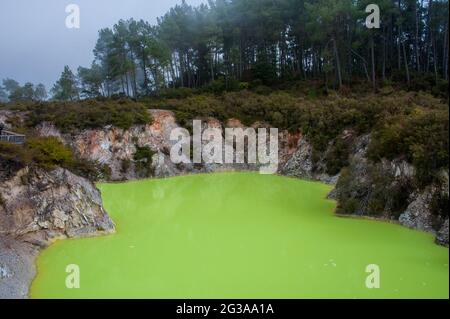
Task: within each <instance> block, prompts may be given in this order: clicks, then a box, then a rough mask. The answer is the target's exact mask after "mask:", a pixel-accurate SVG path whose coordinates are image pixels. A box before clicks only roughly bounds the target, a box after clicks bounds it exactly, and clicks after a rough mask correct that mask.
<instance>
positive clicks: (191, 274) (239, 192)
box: [31, 173, 449, 298]
mask: <svg viewBox="0 0 450 319" xmlns="http://www.w3.org/2000/svg"><path fill="white" fill-rule="evenodd" d="M99 188H100V190H101V191H102V195H103V200H104V205H105V208H106V210H107V211H108V212H109V214H110V216H111V217H112V219H113V220H114V222H115V223H116V226H117V233H116V234H114V235H110V236H106V237H99V238H88V239H75V240H64V241H58V242H57V243H55V244H54V245H52V246H51V247H50V248H48V249H46V250H44V251H43V252H42V254H41V255H40V256H39V258H38V262H37V265H38V275H37V277H36V279H35V280H34V282H33V285H32V287H31V297H32V298H448V297H449V269H448V260H449V254H448V249H447V248H444V247H439V246H437V245H435V244H434V238H433V236H432V235H431V234H426V233H423V232H418V231H413V230H409V229H407V228H404V227H401V226H398V225H394V224H389V223H384V222H377V221H370V220H360V219H350V218H339V217H336V216H334V215H333V211H334V208H335V205H336V203H335V202H334V201H330V200H326V199H325V198H326V195H327V193H328V192H329V191H330V190H331V188H330V186H327V185H324V184H321V183H315V182H308V181H302V180H298V179H293V178H286V177H280V176H269V175H259V174H253V173H221V174H211V175H194V176H182V177H175V178H169V179H161V180H145V181H136V182H128V183H123V184H101V185H99ZM69 264H76V265H78V266H79V268H80V288H79V289H68V288H66V276H68V274H67V273H66V266H67V265H69ZM370 264H375V265H378V266H379V269H380V288H379V289H368V288H367V287H366V278H367V276H369V274H368V273H366V267H367V265H370Z"/></svg>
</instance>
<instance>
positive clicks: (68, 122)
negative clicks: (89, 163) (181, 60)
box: [27, 99, 150, 133]
mask: <svg viewBox="0 0 450 319" xmlns="http://www.w3.org/2000/svg"><path fill="white" fill-rule="evenodd" d="M27 109H28V111H29V115H28V120H27V125H28V126H29V127H34V126H36V125H38V124H39V123H42V122H51V123H54V124H55V125H56V127H58V128H59V129H60V130H61V131H62V132H64V133H73V132H75V131H77V130H84V129H91V128H102V127H104V126H107V125H112V126H115V127H119V128H122V129H128V128H130V127H131V126H132V125H139V124H146V123H148V122H149V121H150V115H149V113H148V111H147V109H146V107H145V106H144V105H143V104H140V103H136V102H133V101H130V100H126V99H122V100H110V101H106V102H100V101H97V100H86V101H81V102H41V103H34V104H30V105H29V106H28V107H27Z"/></svg>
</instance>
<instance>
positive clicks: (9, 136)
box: [0, 130, 25, 144]
mask: <svg viewBox="0 0 450 319" xmlns="http://www.w3.org/2000/svg"><path fill="white" fill-rule="evenodd" d="M0 142H9V143H13V144H23V143H25V135H21V134H17V133H14V132H10V131H5V130H0Z"/></svg>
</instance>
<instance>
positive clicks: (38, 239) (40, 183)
mask: <svg viewBox="0 0 450 319" xmlns="http://www.w3.org/2000/svg"><path fill="white" fill-rule="evenodd" d="M112 232H114V224H113V222H112V221H111V219H110V218H109V216H108V214H107V213H106V212H105V210H104V209H103V206H102V200H101V196H100V192H99V191H98V190H97V189H96V188H95V186H94V185H93V184H92V183H91V182H89V181H88V180H86V179H84V178H82V177H79V176H76V175H74V174H72V173H71V172H69V171H67V170H65V169H62V168H57V169H54V170H52V171H49V172H48V171H44V170H41V169H30V168H25V169H22V170H20V171H18V172H17V174H16V175H15V176H14V177H12V178H10V179H8V180H6V181H3V182H1V183H0V299H1V298H26V297H27V295H28V288H29V285H30V283H31V280H32V279H33V277H34V274H35V269H34V258H35V257H36V255H37V253H38V251H39V249H41V248H43V247H46V246H47V245H49V244H50V243H51V242H52V241H53V240H55V239H59V238H67V237H87V236H97V235H101V234H108V233H112Z"/></svg>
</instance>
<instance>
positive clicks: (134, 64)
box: [0, 0, 449, 100]
mask: <svg viewBox="0 0 450 319" xmlns="http://www.w3.org/2000/svg"><path fill="white" fill-rule="evenodd" d="M371 3H373V1H371V0H337V1H336V0H210V1H209V2H208V5H206V4H204V5H200V6H198V7H193V6H190V5H188V4H187V3H185V2H184V1H183V3H182V4H180V5H177V6H175V7H174V8H172V9H170V11H169V12H167V13H166V14H165V15H164V16H163V17H161V18H159V19H158V23H157V24H156V25H151V24H149V23H148V22H146V21H142V20H140V21H135V20H133V19H130V20H126V21H125V20H120V21H119V22H118V23H117V24H115V25H114V26H113V27H112V28H105V29H102V30H100V31H99V37H98V41H97V44H96V46H95V48H94V55H95V60H94V61H93V62H92V65H91V66H90V67H88V68H86V67H80V68H78V70H76V73H77V74H76V75H75V74H74V73H73V71H71V70H70V69H69V68H68V67H66V68H65V69H64V72H63V73H62V76H61V78H60V79H59V80H58V82H57V83H56V84H55V86H54V88H53V89H52V90H51V92H52V94H53V98H55V99H61V100H74V99H79V98H91V97H97V96H105V97H109V96H112V95H114V94H121V95H126V96H130V97H138V96H145V95H151V94H158V92H160V91H161V90H162V89H164V88H179V87H186V88H199V87H203V86H205V85H218V86H224V87H225V88H228V87H232V86H233V85H239V84H236V83H241V84H242V82H255V81H256V82H258V83H261V84H263V85H269V86H270V85H273V84H276V83H280V82H283V81H289V80H319V81H322V82H323V83H324V85H326V86H327V87H330V88H335V89H338V88H340V87H342V86H351V85H352V83H354V82H355V81H359V82H361V81H366V82H368V83H369V84H370V85H372V86H373V87H374V88H377V87H378V86H380V85H383V84H385V83H389V82H403V83H405V85H410V84H411V82H412V81H414V80H415V79H417V78H421V79H425V81H428V82H432V83H434V85H438V83H448V82H443V81H447V80H448V47H449V43H448V1H447V0H445V1H444V0H379V1H376V3H377V4H378V5H379V7H380V13H381V14H380V17H381V26H380V28H379V29H375V28H373V29H369V28H367V27H366V25H365V23H366V17H367V16H368V15H369V14H370V13H366V10H365V9H366V7H367V6H368V5H369V4H371ZM7 84H8V83H7ZM3 86H4V88H3V89H1V88H0V99H5V96H8V97H9V98H10V99H12V98H14V99H16V97H15V96H11V92H12V91H10V88H8V87H7V85H5V83H4V85H3ZM25 86H27V85H25ZM25 86H24V87H25ZM23 90H24V91H23V93H22V96H24V97H27V98H28V97H30V96H31V95H32V94H31V91H30V87H27V88H24V89H23ZM5 91H6V92H5ZM8 94H9V95H8ZM41 96H43V94H41ZM34 98H36V96H34Z"/></svg>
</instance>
